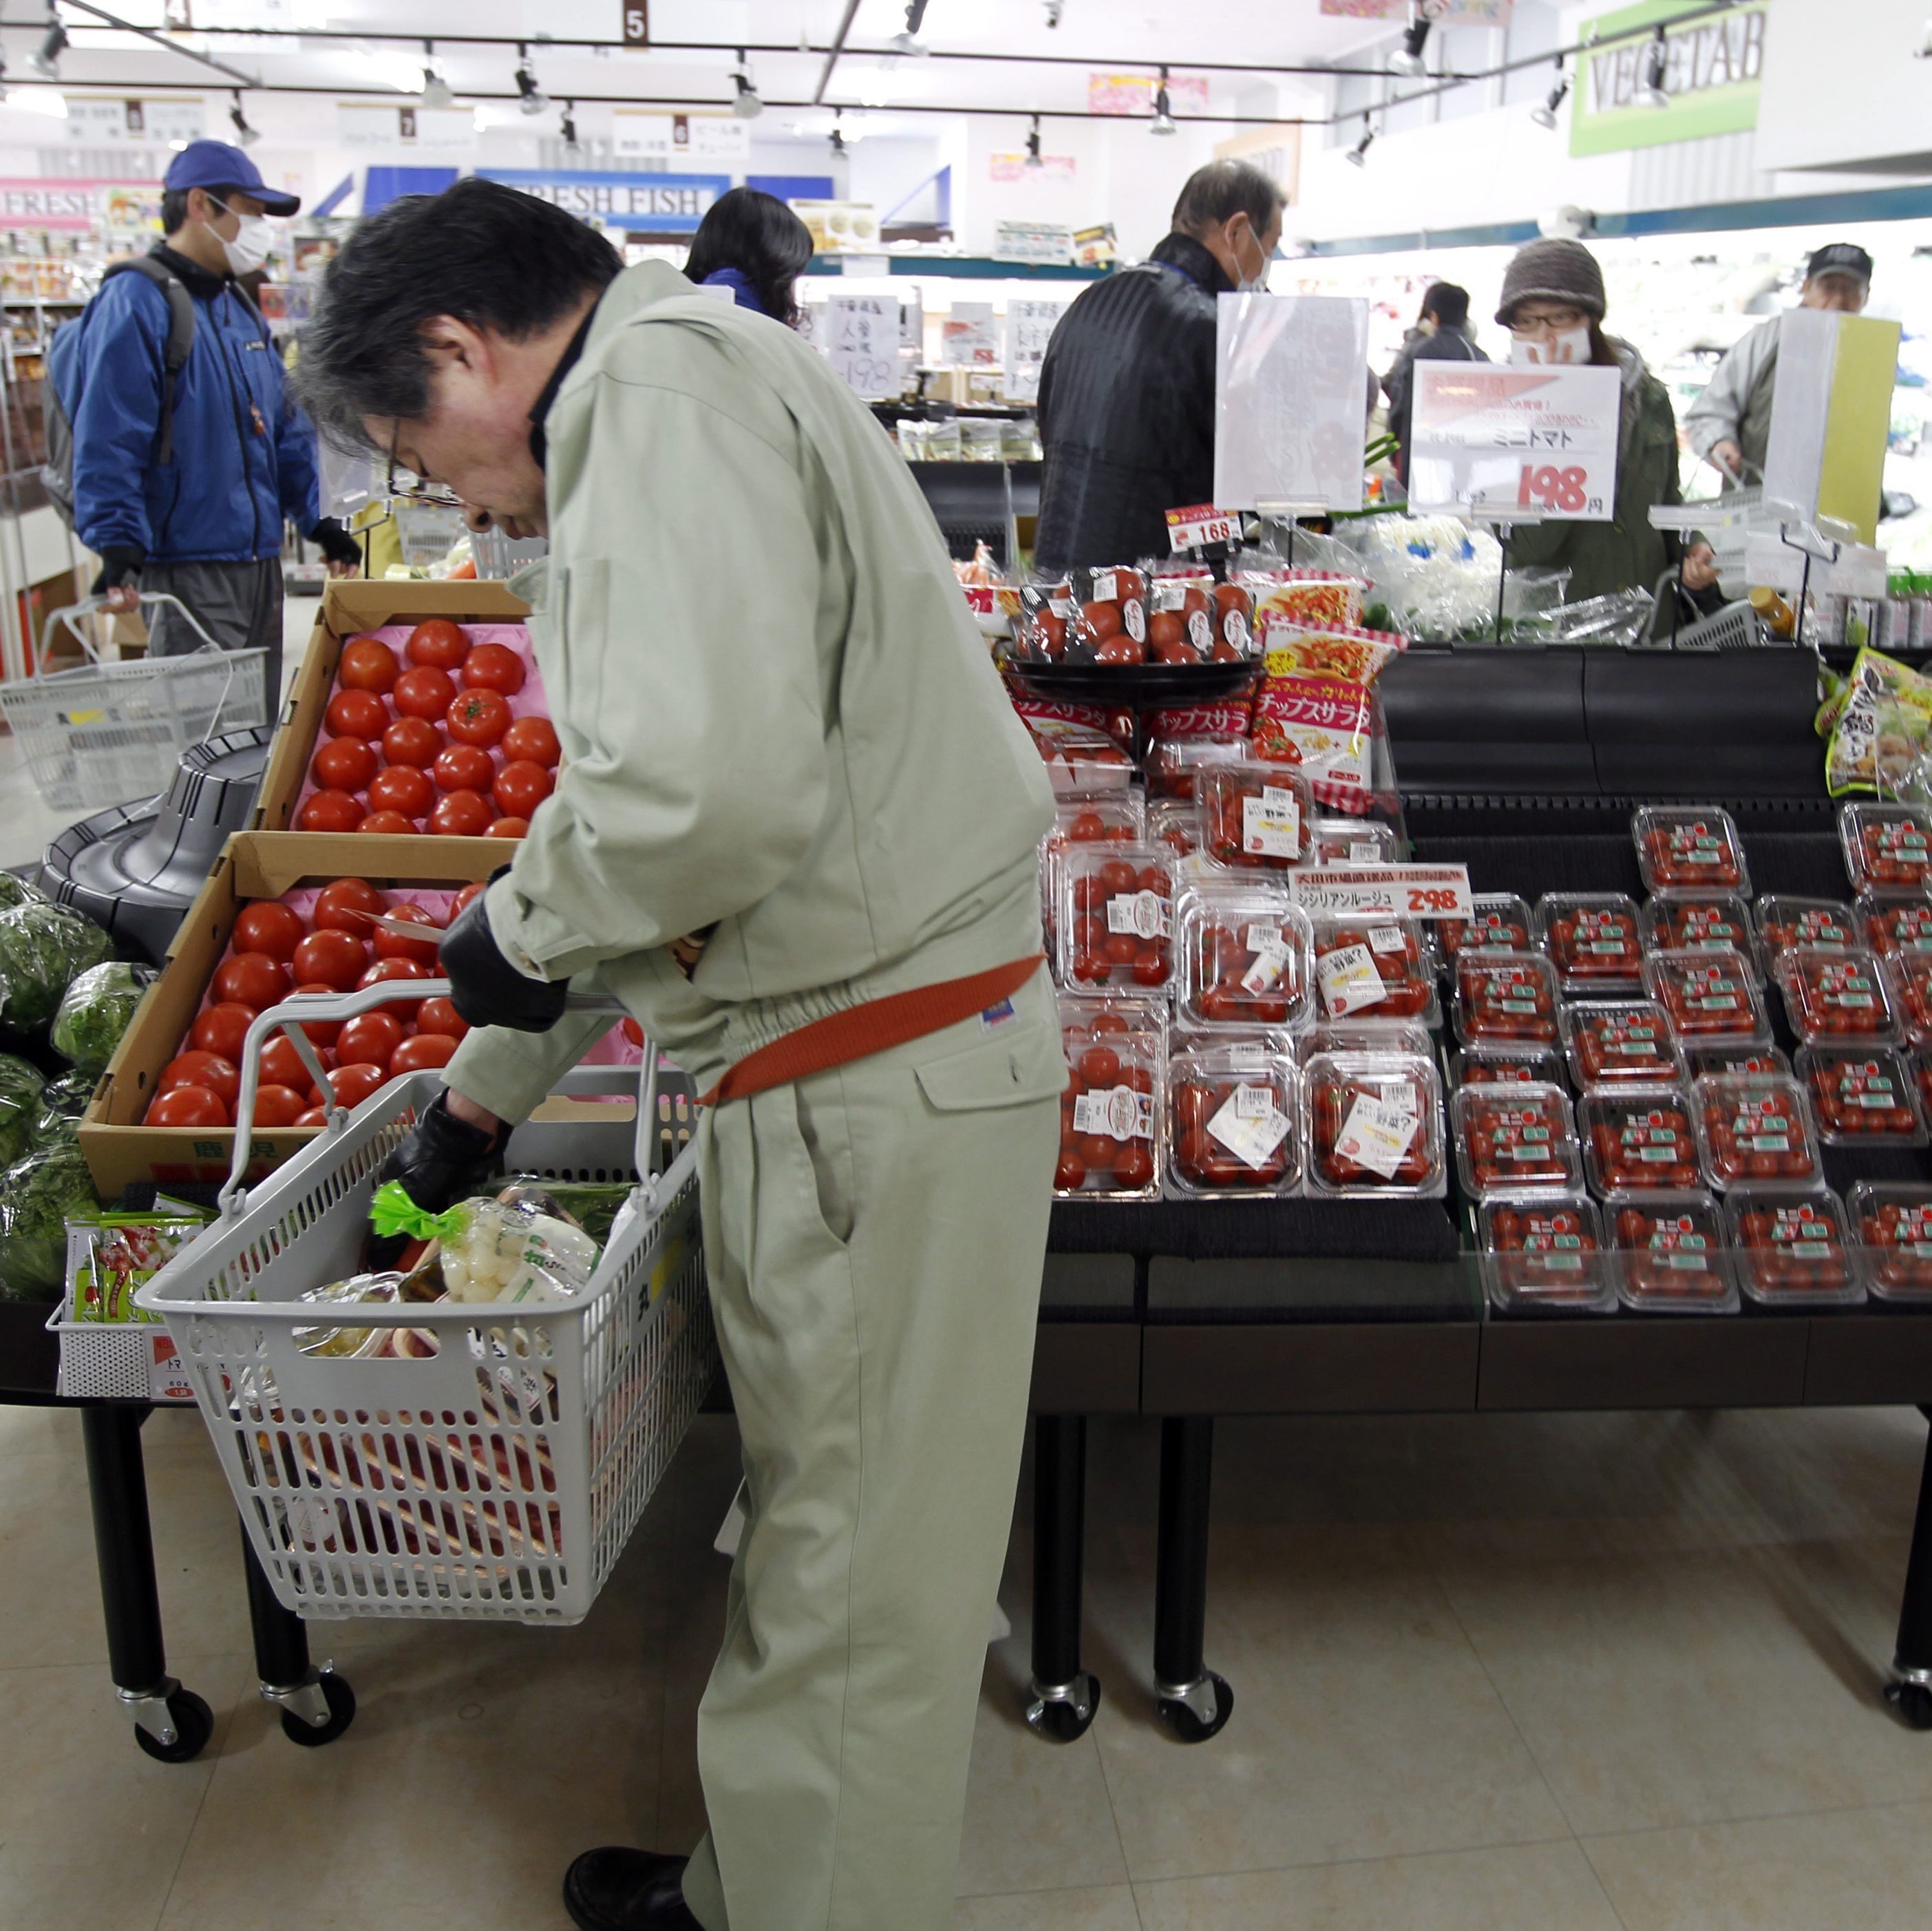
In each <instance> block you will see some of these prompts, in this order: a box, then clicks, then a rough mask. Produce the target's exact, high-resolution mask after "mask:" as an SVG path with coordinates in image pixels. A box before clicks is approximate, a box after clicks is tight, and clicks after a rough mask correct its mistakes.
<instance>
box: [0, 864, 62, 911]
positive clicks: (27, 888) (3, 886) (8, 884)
mask: <svg viewBox="0 0 1932 1931" xmlns="http://www.w3.org/2000/svg"><path fill="white" fill-rule="evenodd" d="M50 904H52V900H51V899H49V897H48V896H47V895H46V893H45V892H43V891H42V890H40V887H39V886H37V885H30V884H28V883H27V881H26V879H24V878H17V877H15V876H14V875H13V873H12V872H0V911H10V910H11V909H12V908H13V907H14V906H15V905H50Z"/></svg>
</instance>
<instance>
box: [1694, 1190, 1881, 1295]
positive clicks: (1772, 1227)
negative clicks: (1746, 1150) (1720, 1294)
mask: <svg viewBox="0 0 1932 1931" xmlns="http://www.w3.org/2000/svg"><path fill="white" fill-rule="evenodd" d="M1724 1214H1725V1219H1726V1221H1727V1224H1728V1225H1729V1227H1730V1244H1731V1251H1732V1255H1733V1265H1734V1266H1736V1269H1737V1272H1738V1275H1739V1279H1740V1281H1742V1284H1743V1287H1744V1290H1745V1293H1747V1294H1748V1295H1749V1296H1751V1299H1753V1300H1754V1301H1761V1302H1769V1303H1772V1304H1774V1305H1775V1304H1778V1303H1783V1304H1784V1305H1789V1306H1806V1305H1824V1304H1829V1303H1833V1302H1849V1301H1857V1300H1861V1299H1863V1298H1864V1289H1863V1288H1862V1287H1861V1286H1860V1284H1859V1283H1858V1278H1857V1276H1856V1275H1855V1273H1854V1272H1853V1269H1852V1257H1851V1254H1850V1252H1849V1236H1848V1235H1847V1232H1846V1223H1845V1210H1844V1209H1843V1207H1842V1206H1840V1205H1839V1203H1838V1200H1837V1198H1836V1197H1835V1196H1834V1195H1832V1194H1829V1193H1821V1194H1810V1195H1807V1196H1805V1197H1802V1198H1799V1199H1796V1200H1794V1199H1791V1198H1790V1197H1785V1196H1781V1195H1778V1194H1766V1193H1764V1192H1763V1191H1761V1190H1760V1189H1758V1188H1743V1189H1741V1190H1740V1191H1738V1192H1737V1193H1735V1194H1731V1195H1730V1196H1729V1197H1727V1200H1726V1201H1725V1203H1724Z"/></svg>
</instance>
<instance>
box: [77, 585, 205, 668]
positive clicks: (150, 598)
mask: <svg viewBox="0 0 1932 1931" xmlns="http://www.w3.org/2000/svg"><path fill="white" fill-rule="evenodd" d="M136 602H138V603H139V604H140V605H142V607H143V608H145V606H147V605H149V604H167V605H171V606H172V608H174V609H175V610H178V611H180V612H181V621H182V622H183V623H185V624H186V625H187V627H188V628H189V629H190V630H192V631H193V632H194V634H195V635H196V636H197V637H199V638H200V639H201V641H202V644H203V645H204V646H205V647H206V648H207V649H208V650H220V649H221V646H220V644H217V642H216V641H214V638H212V637H211V636H210V635H208V631H207V629H206V627H205V626H204V625H203V624H202V622H201V620H200V619H199V617H196V615H195V614H194V612H193V611H191V610H190V609H189V608H188V607H187V605H186V604H184V602H181V599H180V598H179V597H178V596H175V595H173V594H172V593H171V592H169V591H167V590H142V591H141V592H140V593H139V594H138V596H137V597H136ZM106 608H107V598H106V597H104V596H84V597H82V598H80V599H79V600H78V601H77V602H74V603H70V604H68V605H65V606H63V607H62V608H61V609H58V610H50V611H48V613H47V620H46V623H43V624H42V625H41V626H40V654H41V656H43V657H44V656H46V652H47V638H48V635H49V633H50V632H52V629H53V627H54V626H55V624H56V623H64V624H65V625H66V626H67V627H68V629H69V630H70V631H71V632H73V634H74V641H75V642H76V643H77V644H79V645H80V647H81V650H82V651H83V653H84V654H85V655H86V657H87V659H88V661H89V662H90V663H95V664H98V663H99V662H100V661H101V653H100V652H99V651H98V650H96V649H95V647H94V645H93V643H92V641H91V640H90V638H89V636H88V635H87V633H86V632H85V631H84V630H83V629H80V627H79V626H78V625H77V623H75V621H74V620H75V619H76V618H77V617H92V616H93V615H94V614H95V612H96V611H102V610H105V609H106ZM222 654H223V656H226V654H227V653H226V652H225V651H224V652H223V653H222Z"/></svg>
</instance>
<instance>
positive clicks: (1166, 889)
mask: <svg viewBox="0 0 1932 1931" xmlns="http://www.w3.org/2000/svg"><path fill="white" fill-rule="evenodd" d="M1057 869H1058V872H1059V875H1060V880H1059V887H1058V890H1059V904H1058V908H1057V909H1056V913H1055V928H1056V929H1055V933H1054V944H1055V952H1056V953H1057V955H1058V965H1059V973H1058V977H1059V981H1060V983H1061V985H1063V986H1064V987H1067V989H1068V990H1070V991H1073V992H1105V993H1117V992H1118V993H1148V992H1151V991H1156V990H1159V989H1160V988H1161V987H1164V986H1166V984H1167V982H1168V979H1169V975H1170V974H1171V972H1172V966H1173V898H1174V871H1173V866H1172V861H1171V860H1170V858H1169V854H1168V853H1166V851H1163V850H1161V849H1160V848H1159V847H1157V846H1155V845H1107V844H1100V845H1094V844H1079V845H1068V846H1067V848H1066V850H1065V851H1063V852H1062V853H1061V854H1060V862H1059V864H1058V868H1057Z"/></svg>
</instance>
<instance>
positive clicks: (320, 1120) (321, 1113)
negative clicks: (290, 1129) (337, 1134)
mask: <svg viewBox="0 0 1932 1931" xmlns="http://www.w3.org/2000/svg"><path fill="white" fill-rule="evenodd" d="M295 1123H296V1125H297V1126H299V1127H319V1126H326V1125H328V1124H329V1109H328V1108H327V1107H310V1108H309V1109H308V1110H307V1111H306V1112H305V1113H298V1114H296V1120H295Z"/></svg>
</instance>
